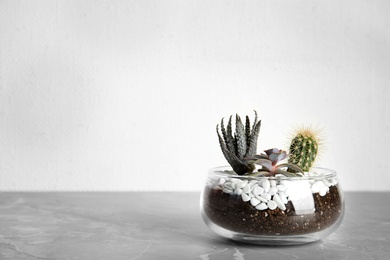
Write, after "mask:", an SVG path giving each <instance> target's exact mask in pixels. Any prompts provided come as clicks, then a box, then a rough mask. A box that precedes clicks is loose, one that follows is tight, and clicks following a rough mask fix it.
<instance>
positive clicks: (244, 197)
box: [241, 193, 251, 202]
mask: <svg viewBox="0 0 390 260" xmlns="http://www.w3.org/2000/svg"><path fill="white" fill-rule="evenodd" d="M241 198H242V200H243V201H244V202H247V201H250V200H251V197H249V196H248V195H247V194H246V193H242V194H241Z"/></svg>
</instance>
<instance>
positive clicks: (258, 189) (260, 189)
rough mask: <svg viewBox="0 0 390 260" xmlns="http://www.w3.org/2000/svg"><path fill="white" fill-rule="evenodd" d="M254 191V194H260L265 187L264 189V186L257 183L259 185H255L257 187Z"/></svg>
mask: <svg viewBox="0 0 390 260" xmlns="http://www.w3.org/2000/svg"><path fill="white" fill-rule="evenodd" d="M252 192H253V194H255V195H260V194H261V193H263V192H264V189H263V188H262V187H259V186H258V185H257V187H255V188H254V189H253V190H252Z"/></svg>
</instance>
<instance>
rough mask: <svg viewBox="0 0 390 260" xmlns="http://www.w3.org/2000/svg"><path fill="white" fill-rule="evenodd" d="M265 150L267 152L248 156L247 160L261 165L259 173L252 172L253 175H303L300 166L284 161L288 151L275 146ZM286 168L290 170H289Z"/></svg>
mask: <svg viewBox="0 0 390 260" xmlns="http://www.w3.org/2000/svg"><path fill="white" fill-rule="evenodd" d="M264 152H265V154H260V155H255V156H253V157H252V158H246V160H247V161H249V162H251V163H254V164H257V165H260V166H261V169H258V171H257V173H252V174H250V175H251V176H260V175H262V176H275V175H276V174H283V175H285V176H289V177H295V176H301V175H303V171H302V170H301V169H300V168H299V167H298V166H296V165H294V164H290V163H282V161H283V160H284V159H286V158H287V157H288V155H287V153H286V151H283V150H280V149H278V148H273V149H268V150H265V151H264ZM285 169H288V170H290V171H289V172H288V171H286V170H285ZM297 173H299V174H297Z"/></svg>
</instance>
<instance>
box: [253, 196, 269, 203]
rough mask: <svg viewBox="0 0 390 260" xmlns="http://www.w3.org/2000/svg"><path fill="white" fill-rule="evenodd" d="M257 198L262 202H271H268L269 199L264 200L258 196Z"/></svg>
mask: <svg viewBox="0 0 390 260" xmlns="http://www.w3.org/2000/svg"><path fill="white" fill-rule="evenodd" d="M256 198H257V199H258V200H260V201H262V202H268V201H269V200H267V199H265V198H263V197H261V196H256Z"/></svg>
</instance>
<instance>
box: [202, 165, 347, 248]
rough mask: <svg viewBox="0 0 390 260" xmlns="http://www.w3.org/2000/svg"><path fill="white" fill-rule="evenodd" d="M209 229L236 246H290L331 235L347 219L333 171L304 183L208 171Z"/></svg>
mask: <svg viewBox="0 0 390 260" xmlns="http://www.w3.org/2000/svg"><path fill="white" fill-rule="evenodd" d="M200 210H201V215H202V218H203V220H204V222H205V223H206V225H207V226H208V227H209V228H210V229H211V230H212V231H214V232H215V233H217V234H219V235H220V236H222V237H225V238H230V239H232V240H235V241H240V242H247V243H255V244H264V245H292V244H303V243H309V242H314V241H317V240H320V239H323V238H325V237H327V236H328V235H330V234H331V233H333V232H334V231H335V230H336V229H337V228H338V227H339V226H340V224H341V222H342V220H343V216H344V196H343V193H342V190H341V187H340V184H339V181H338V179H337V174H336V172H335V171H333V170H330V169H325V168H319V167H317V168H315V167H313V168H312V169H311V170H310V172H308V173H305V176H304V177H286V176H277V177H252V176H245V175H244V176H240V175H237V174H235V173H234V172H233V171H232V169H231V167H228V166H224V167H217V168H213V169H210V170H209V173H208V176H207V179H206V182H205V185H204V188H203V191H202V193H201V199H200Z"/></svg>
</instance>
